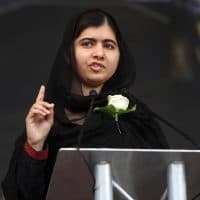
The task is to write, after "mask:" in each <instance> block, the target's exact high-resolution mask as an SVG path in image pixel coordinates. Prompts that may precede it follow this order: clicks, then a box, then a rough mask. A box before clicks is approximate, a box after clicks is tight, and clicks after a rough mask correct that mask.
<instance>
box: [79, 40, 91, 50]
mask: <svg viewBox="0 0 200 200" xmlns="http://www.w3.org/2000/svg"><path fill="white" fill-rule="evenodd" d="M92 45H93V43H92V41H85V42H82V44H81V46H83V47H86V48H90V47H92Z"/></svg>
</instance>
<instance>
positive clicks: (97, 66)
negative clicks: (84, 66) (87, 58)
mask: <svg viewBox="0 0 200 200" xmlns="http://www.w3.org/2000/svg"><path fill="white" fill-rule="evenodd" d="M89 67H90V69H91V70H92V71H94V72H99V71H101V70H102V69H103V68H105V66H104V65H102V64H100V63H92V64H90V65H89Z"/></svg>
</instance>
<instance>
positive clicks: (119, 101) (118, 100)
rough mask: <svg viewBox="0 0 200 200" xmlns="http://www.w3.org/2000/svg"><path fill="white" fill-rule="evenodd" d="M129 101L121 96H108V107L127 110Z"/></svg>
mask: <svg viewBox="0 0 200 200" xmlns="http://www.w3.org/2000/svg"><path fill="white" fill-rule="evenodd" d="M128 104H129V100H128V98H127V97H124V96H122V95H121V94H117V95H108V105H113V106H114V107H115V108H116V109H122V110H126V109H127V108H128Z"/></svg>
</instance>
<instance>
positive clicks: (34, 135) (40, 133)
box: [25, 85, 54, 151]
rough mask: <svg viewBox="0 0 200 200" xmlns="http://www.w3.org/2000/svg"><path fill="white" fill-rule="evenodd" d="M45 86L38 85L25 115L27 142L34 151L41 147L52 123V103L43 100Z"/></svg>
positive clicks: (39, 149)
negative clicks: (36, 94) (38, 88)
mask: <svg viewBox="0 0 200 200" xmlns="http://www.w3.org/2000/svg"><path fill="white" fill-rule="evenodd" d="M44 96H45V87H44V86H43V85H42V86H41V87H40V90H39V93H38V96H37V98H36V101H35V103H34V104H33V105H32V106H31V108H30V110H29V112H28V114H27V116H26V120H25V121H26V133H27V142H28V143H29V145H31V147H32V148H34V149H35V150H36V151H41V150H42V149H43V146H44V143H45V140H46V138H47V136H48V134H49V131H50V129H51V127H52V125H53V119H54V104H53V103H51V104H50V103H48V102H45V101H44Z"/></svg>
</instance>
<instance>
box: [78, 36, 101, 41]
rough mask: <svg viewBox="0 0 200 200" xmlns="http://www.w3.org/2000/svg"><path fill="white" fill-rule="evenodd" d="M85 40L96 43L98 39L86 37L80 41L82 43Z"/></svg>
mask: <svg viewBox="0 0 200 200" xmlns="http://www.w3.org/2000/svg"><path fill="white" fill-rule="evenodd" d="M84 40H92V41H96V40H97V39H96V38H92V37H84V38H81V39H80V41H84Z"/></svg>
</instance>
